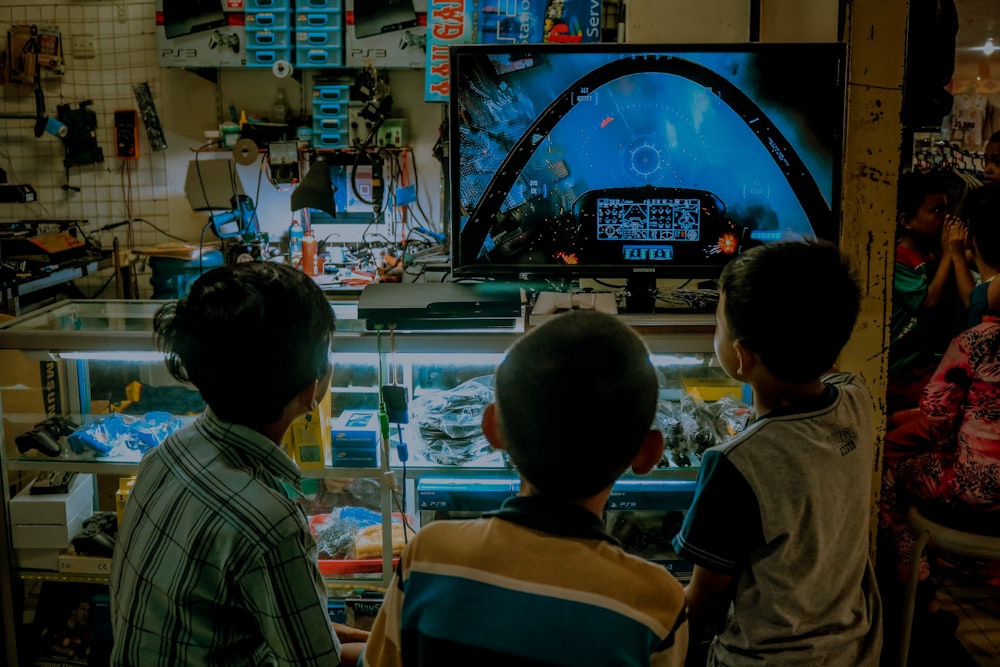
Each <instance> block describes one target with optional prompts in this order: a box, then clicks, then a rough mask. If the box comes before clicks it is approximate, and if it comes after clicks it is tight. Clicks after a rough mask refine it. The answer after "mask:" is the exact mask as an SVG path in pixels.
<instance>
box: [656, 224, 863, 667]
mask: <svg viewBox="0 0 1000 667" xmlns="http://www.w3.org/2000/svg"><path fill="white" fill-rule="evenodd" d="M803 275H819V276H822V277H823V278H822V280H820V281H803V280H794V279H792V280H790V279H789V276H803ZM719 290H720V294H721V296H720V299H719V306H718V310H717V312H716V318H717V320H718V321H717V325H716V331H715V354H716V358H717V359H718V360H719V363H720V364H721V365H722V368H723V369H725V371H726V373H727V374H729V376H730V377H732V378H734V379H736V380H740V381H741V382H746V383H748V384H749V385H750V386H751V387H752V388H753V397H754V400H753V409H754V411H755V413H756V418H755V420H754V421H753V422H751V423H750V424H749V425H748V426H747V427H746V429H745V430H743V431H741V432H740V433H738V434H736V435H734V436H732V437H731V438H730V439H729V440H727V441H726V442H725V443H723V444H721V445H718V446H716V447H712V448H710V449H708V450H707V451H706V452H705V455H704V458H703V460H702V466H701V471H700V473H699V478H698V486H697V489H696V491H695V498H694V503H693V504H692V506H691V509H690V511H689V512H688V514H687V516H686V517H685V520H684V524H683V526H682V528H681V530H680V532H679V533H678V534H677V536H676V537H675V538H674V548H675V549H676V551H677V553H678V554H681V555H682V556H684V557H685V558H688V559H690V560H691V561H692V562H693V563H694V572H693V574H692V577H691V583H690V584H688V586H687V587H686V589H685V591H686V594H687V600H688V613H689V615H690V619H691V633H692V637H697V636H699V635H701V634H703V633H707V634H709V635H710V636H711V635H713V634H714V635H715V636H714V639H713V640H712V642H711V646H710V647H709V648H708V665H711V666H716V665H727V666H728V667H742V666H744V665H746V666H750V665H772V666H773V665H827V666H833V667H837V666H842V667H867V666H870V667H875V666H876V665H878V664H879V659H880V652H881V648H882V626H881V601H880V598H879V594H878V590H877V587H876V584H875V574H874V571H873V568H872V563H871V560H870V558H869V544H870V539H869V538H870V536H869V517H870V506H871V497H872V496H871V488H870V486H871V485H870V482H871V475H872V470H873V468H874V465H875V462H874V446H875V434H874V429H873V427H872V398H871V395H870V394H869V392H868V389H867V387H866V386H865V383H864V381H863V380H862V379H861V378H860V377H858V376H856V375H853V374H849V373H837V374H830V375H828V372H829V371H830V369H831V368H832V367H833V366H834V364H835V363H836V361H837V357H838V355H839V354H840V351H841V349H842V348H843V347H844V345H845V344H846V343H847V341H848V339H849V338H850V336H851V333H852V331H853V329H854V324H855V321H856V320H857V317H858V312H859V310H860V298H861V297H860V291H859V287H858V283H857V281H856V279H855V277H854V274H853V272H852V271H851V269H850V267H849V265H848V263H847V260H846V259H845V257H844V256H843V255H842V254H841V253H840V251H839V250H838V249H837V248H836V247H835V246H834V245H832V244H829V243H820V242H813V243H804V242H781V243H774V244H770V245H765V246H760V247H757V248H752V249H750V250H747V251H746V252H744V253H742V254H741V255H738V256H737V257H736V258H735V259H733V260H732V261H731V262H730V263H729V264H727V265H726V267H725V269H724V270H723V272H722V276H721V278H720V280H719ZM720 619H724V621H723V625H722V627H721V629H720V630H719V631H718V632H717V633H715V631H714V630H715V628H714V625H715V623H716V622H717V621H718V620H720ZM691 664H695V663H691Z"/></svg>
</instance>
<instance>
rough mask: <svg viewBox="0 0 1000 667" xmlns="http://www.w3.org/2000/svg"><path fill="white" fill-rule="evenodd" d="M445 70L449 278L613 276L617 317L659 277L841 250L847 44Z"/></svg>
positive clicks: (494, 61)
mask: <svg viewBox="0 0 1000 667" xmlns="http://www.w3.org/2000/svg"><path fill="white" fill-rule="evenodd" d="M450 53H451V91H452V94H451V98H450V102H449V124H448V126H449V128H448V132H449V143H450V146H451V150H450V167H449V169H450V171H449V173H450V177H451V180H450V182H451V187H452V196H451V211H452V213H451V230H452V234H451V238H452V263H453V271H454V273H455V275H456V276H458V277H468V278H496V279H501V280H510V279H516V278H522V279H523V278H528V279H538V280H554V279H573V278H581V277H591V278H612V277H624V278H627V279H628V281H629V289H628V291H629V292H630V293H632V294H633V295H638V298H635V299H634V300H632V302H631V304H630V305H629V308H628V310H630V311H632V312H651V310H652V304H653V299H652V298H651V297H649V298H645V297H648V295H649V294H651V293H652V292H653V290H655V280H656V278H664V277H673V278H683V279H696V280H704V279H711V278H715V277H717V276H718V275H719V273H720V272H721V270H722V267H723V266H724V265H725V264H726V263H727V262H729V261H730V260H731V259H732V258H733V257H735V256H736V255H737V254H738V253H739V252H741V251H742V250H744V249H745V248H748V247H751V246H753V245H756V244H761V243H769V242H773V241H778V240H782V239H798V238H821V239H829V240H832V241H836V240H837V238H838V233H839V222H838V216H839V190H840V183H839V173H840V170H839V164H840V155H841V152H842V146H841V143H842V134H843V130H842V128H843V119H844V104H845V103H844V100H845V83H844V73H845V65H846V49H845V46H844V45H843V44H829V43H827V44H762V43H750V44H718V45H713V44H697V45H676V46H675V45H670V46H669V47H666V46H657V45H649V44H559V45H523V44H511V45H500V44H491V45H463V46H456V47H452V49H451V51H450ZM791 81H794V82H795V85H789V82H791Z"/></svg>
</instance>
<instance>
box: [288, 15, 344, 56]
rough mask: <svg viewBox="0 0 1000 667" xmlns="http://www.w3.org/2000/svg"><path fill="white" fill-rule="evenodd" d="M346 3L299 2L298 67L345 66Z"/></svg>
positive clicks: (297, 17)
mask: <svg viewBox="0 0 1000 667" xmlns="http://www.w3.org/2000/svg"><path fill="white" fill-rule="evenodd" d="M341 2H342V0H297V1H296V6H295V65H296V66H297V67H302V68H306V67H340V66H343V64H344V35H343V31H344V28H343V25H344V18H343V6H342V4H341Z"/></svg>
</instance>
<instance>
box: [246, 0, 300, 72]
mask: <svg viewBox="0 0 1000 667" xmlns="http://www.w3.org/2000/svg"><path fill="white" fill-rule="evenodd" d="M290 2H291V0H250V3H249V5H248V6H247V10H246V34H247V67H271V66H273V65H274V63H276V62H278V61H279V60H284V61H286V62H291V61H292V58H293V49H292V33H291V30H292V18H291V15H292V10H291V7H290Z"/></svg>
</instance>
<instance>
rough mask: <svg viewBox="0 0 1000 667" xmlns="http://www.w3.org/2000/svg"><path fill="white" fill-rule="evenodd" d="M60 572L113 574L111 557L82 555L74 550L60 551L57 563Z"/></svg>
mask: <svg viewBox="0 0 1000 667" xmlns="http://www.w3.org/2000/svg"><path fill="white" fill-rule="evenodd" d="M56 565H57V567H58V569H59V571H60V572H65V573H70V574H111V559H110V558H101V557H99V556H80V555H78V554H76V553H74V552H72V551H67V552H64V553H60V554H59V557H58V558H57V563H56Z"/></svg>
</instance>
